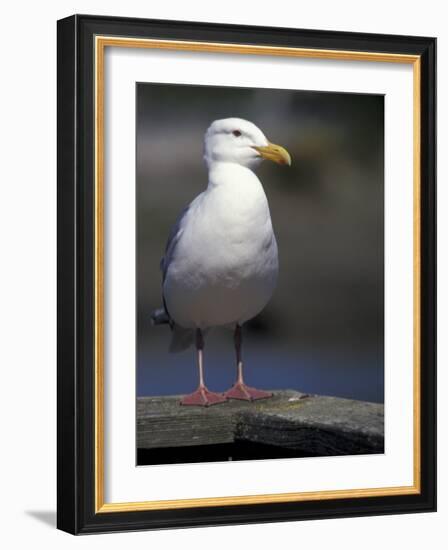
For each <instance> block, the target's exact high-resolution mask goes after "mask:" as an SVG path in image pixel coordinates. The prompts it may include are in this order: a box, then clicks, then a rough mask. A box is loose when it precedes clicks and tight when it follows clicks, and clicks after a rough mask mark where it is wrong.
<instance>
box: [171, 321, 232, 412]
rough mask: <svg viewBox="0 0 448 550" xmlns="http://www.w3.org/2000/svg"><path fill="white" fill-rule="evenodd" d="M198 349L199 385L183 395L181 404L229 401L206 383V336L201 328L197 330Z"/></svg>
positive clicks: (204, 405)
mask: <svg viewBox="0 0 448 550" xmlns="http://www.w3.org/2000/svg"><path fill="white" fill-rule="evenodd" d="M196 350H197V354H198V369H199V386H198V388H197V390H196V391H194V392H193V393H190V394H189V395H186V396H185V397H183V398H182V399H181V401H180V404H181V405H196V406H197V407H209V406H210V405H216V404H218V403H224V401H227V399H226V397H225V396H224V395H222V394H220V393H215V392H212V391H210V390H209V389H208V388H207V386H206V385H205V383H204V338H203V337H202V332H201V330H200V329H197V330H196Z"/></svg>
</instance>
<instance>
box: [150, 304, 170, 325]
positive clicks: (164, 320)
mask: <svg viewBox="0 0 448 550" xmlns="http://www.w3.org/2000/svg"><path fill="white" fill-rule="evenodd" d="M151 324H153V325H169V324H170V318H169V315H168V313H167V312H166V311H165V308H163V307H161V308H159V309H155V310H154V311H153V312H152V313H151Z"/></svg>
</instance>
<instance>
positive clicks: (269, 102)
mask: <svg viewBox="0 0 448 550" xmlns="http://www.w3.org/2000/svg"><path fill="white" fill-rule="evenodd" d="M136 93H137V113H136V116H137V228H136V230H137V393H138V395H139V396H143V395H173V394H183V393H189V392H191V391H193V390H194V389H195V388H196V386H197V368H196V361H195V352H194V349H193V348H191V349H189V350H187V351H186V352H183V353H180V354H170V353H168V344H169V340H170V330H169V328H168V326H157V327H153V326H151V323H150V315H151V312H152V311H153V310H154V309H156V308H158V307H160V306H161V305H162V298H161V273H160V271H159V262H160V258H161V257H162V255H163V252H164V248H165V244H166V240H167V237H168V233H169V230H170V227H171V226H172V224H173V223H174V222H175V220H176V217H177V215H178V214H179V212H180V211H181V210H182V208H183V207H184V206H186V205H187V204H188V203H189V202H190V201H191V200H192V199H193V198H194V197H195V196H196V195H197V194H199V193H200V192H201V191H202V190H203V189H204V188H205V187H206V185H207V170H206V167H205V164H204V162H203V158H202V156H203V136H204V133H205V131H206V129H207V127H208V126H209V125H210V124H211V122H213V120H215V119H218V118H227V117H240V118H245V119H248V120H250V121H252V122H254V123H255V124H256V125H257V126H259V127H260V129H261V130H262V131H263V132H264V133H265V135H266V136H267V138H268V139H269V140H271V141H273V142H274V143H279V144H280V145H283V146H284V147H285V148H286V149H287V150H288V151H289V152H290V154H291V156H292V166H291V167H290V168H287V167H282V166H278V165H276V164H273V163H269V162H264V163H263V164H262V165H261V167H260V168H258V170H257V174H258V176H259V177H260V180H261V181H262V183H263V186H264V189H265V192H266V195H267V197H268V201H269V205H270V209H271V217H272V221H273V226H274V230H275V234H276V238H277V243H278V248H279V260H280V273H279V281H278V287H277V290H276V292H275V293H274V296H273V298H272V300H271V302H270V303H269V305H268V306H267V307H266V309H265V310H264V311H263V312H262V313H261V314H260V315H259V316H257V317H256V318H255V319H253V320H252V321H250V322H248V323H247V324H246V325H244V340H243V346H244V347H243V356H244V359H245V378H246V382H247V383H248V384H249V385H252V386H256V387H260V388H265V389H297V390H300V391H303V392H308V393H319V394H326V395H335V396H341V397H349V398H354V399H361V400H367V401H375V402H383V400H384V372H383V370H384V361H383V348H384V339H383V329H384V322H383V313H384V306H383V291H384V280H383V257H384V248H383V237H384V230H383V224H384V203H383V185H384V178H383V169H384V166H383V157H384V124H383V122H384V117H383V115H384V112H383V109H384V102H383V96H378V95H361V94H343V93H328V92H323V93H321V92H310V91H296V90H270V89H269V90H267V89H250V88H227V87H226V88H223V87H209V86H184V85H166V84H148V83H139V84H137V91H136ZM205 369H206V370H205V377H206V383H207V385H208V386H209V388H210V389H212V390H215V391H224V390H226V389H228V388H229V387H230V386H231V385H232V383H233V382H234V379H235V371H236V368H235V359H234V349H233V340H232V332H231V331H229V330H226V329H215V330H214V331H211V332H210V334H209V335H208V337H207V339H206V347H205Z"/></svg>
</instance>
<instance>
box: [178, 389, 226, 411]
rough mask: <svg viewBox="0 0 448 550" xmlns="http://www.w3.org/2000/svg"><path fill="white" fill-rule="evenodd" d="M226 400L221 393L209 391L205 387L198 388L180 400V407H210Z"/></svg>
mask: <svg viewBox="0 0 448 550" xmlns="http://www.w3.org/2000/svg"><path fill="white" fill-rule="evenodd" d="M225 401H227V398H226V397H225V396H224V395H223V394H221V393H215V392H212V391H210V390H209V389H208V388H207V387H206V386H201V385H200V386H199V387H198V389H197V390H196V391H194V392H193V393H190V394H189V395H186V396H185V397H183V398H182V399H181V400H180V404H181V405H193V406H197V407H210V406H211V405H218V404H219V403H224V402H225Z"/></svg>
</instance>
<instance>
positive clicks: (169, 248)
mask: <svg viewBox="0 0 448 550" xmlns="http://www.w3.org/2000/svg"><path fill="white" fill-rule="evenodd" d="M190 207H191V204H189V205H188V206H186V207H185V208H184V209H183V210H182V212H181V213H180V214H179V216H178V218H177V220H176V222H175V223H174V225H173V227H172V228H171V230H170V234H169V235H168V241H167V243H166V246H165V254H164V256H163V258H162V259H161V260H160V270H161V271H162V281H163V282H164V281H165V278H166V273H167V271H168V267H169V265H170V263H171V260H172V259H173V256H174V251H175V250H176V246H177V243H178V242H179V239H180V237H181V235H182V233H183V230H184V222H185V218H186V216H187V213H188V211H189V210H190Z"/></svg>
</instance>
